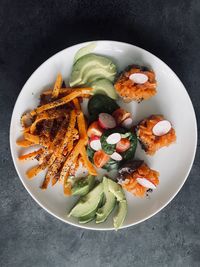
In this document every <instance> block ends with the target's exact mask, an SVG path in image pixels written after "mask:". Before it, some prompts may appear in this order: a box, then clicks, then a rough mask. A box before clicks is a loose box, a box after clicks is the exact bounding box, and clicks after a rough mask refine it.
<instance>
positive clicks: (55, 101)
mask: <svg viewBox="0 0 200 267" xmlns="http://www.w3.org/2000/svg"><path fill="white" fill-rule="evenodd" d="M61 86H62V76H61V74H59V75H58V77H57V80H56V82H55V85H54V88H53V90H52V93H51V95H50V97H49V98H48V100H47V99H45V98H44V97H41V103H40V106H39V107H38V108H36V109H35V110H33V111H30V113H29V117H30V118H31V124H30V125H26V126H25V127H24V129H23V130H24V140H21V141H18V142H17V144H18V145H22V146H23V147H25V146H26V147H28V146H29V145H30V146H32V145H40V146H41V147H40V148H39V149H37V150H35V151H33V152H30V153H28V154H25V155H21V156H20V157H19V160H26V159H37V160H38V162H39V164H38V165H37V166H34V167H32V168H31V169H29V170H28V171H27V173H26V174H27V177H28V178H29V179H31V178H33V177H34V176H36V175H37V174H39V173H40V172H41V171H43V170H45V169H47V173H46V175H45V178H44V181H43V184H42V186H41V188H42V189H46V188H47V187H48V185H49V183H50V181H52V184H53V185H55V184H56V182H57V181H60V182H62V183H63V186H64V192H65V193H66V194H70V187H71V185H70V183H67V179H68V176H69V175H73V174H74V173H75V171H76V169H77V168H78V166H79V158H80V157H81V158H82V160H83V162H84V165H85V166H86V168H87V169H88V172H89V173H90V174H91V175H96V174H97V172H96V170H95V168H94V167H93V166H92V164H91V163H90V161H89V159H88V156H87V153H86V149H85V146H87V142H88V137H87V130H86V122H85V118H84V114H83V112H82V110H81V106H80V103H79V100H78V98H77V96H82V95H83V94H85V93H86V94H90V92H91V91H92V89H91V88H87V89H81V90H74V91H73V92H70V93H69V94H68V92H66V93H64V94H65V96H63V91H62V92H61V93H60V88H61ZM42 96H43V94H42ZM24 116H26V117H27V114H26V115H24ZM23 121H24V122H25V120H23ZM27 142H28V143H27Z"/></svg>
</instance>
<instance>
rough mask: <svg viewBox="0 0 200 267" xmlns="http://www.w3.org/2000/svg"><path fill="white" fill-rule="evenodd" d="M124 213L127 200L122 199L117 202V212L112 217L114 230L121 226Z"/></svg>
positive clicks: (125, 212)
mask: <svg viewBox="0 0 200 267" xmlns="http://www.w3.org/2000/svg"><path fill="white" fill-rule="evenodd" d="M126 214H127V201H126V200H122V201H120V202H119V204H118V212H117V214H116V215H115V217H114V218H113V224H114V227H115V229H116V230H117V229H119V228H120V227H121V226H122V224H123V222H124V219H125V217H126Z"/></svg>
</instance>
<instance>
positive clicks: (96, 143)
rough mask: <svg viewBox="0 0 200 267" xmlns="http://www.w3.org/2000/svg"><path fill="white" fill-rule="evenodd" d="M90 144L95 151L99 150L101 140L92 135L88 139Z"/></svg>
mask: <svg viewBox="0 0 200 267" xmlns="http://www.w3.org/2000/svg"><path fill="white" fill-rule="evenodd" d="M90 146H91V148H92V149H94V150H95V151H99V150H101V142H100V138H99V137H98V136H93V137H92V138H91V139H90Z"/></svg>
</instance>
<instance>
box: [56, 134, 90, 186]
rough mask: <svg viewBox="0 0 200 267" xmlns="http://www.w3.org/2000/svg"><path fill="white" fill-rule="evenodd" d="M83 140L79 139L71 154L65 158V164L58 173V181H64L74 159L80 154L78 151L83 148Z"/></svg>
mask: <svg viewBox="0 0 200 267" xmlns="http://www.w3.org/2000/svg"><path fill="white" fill-rule="evenodd" d="M84 143H85V140H83V139H80V140H79V141H78V143H77V144H76V146H75V147H74V149H73V150H72V152H71V154H70V155H69V156H68V157H67V159H66V161H65V163H64V164H63V167H62V170H61V173H60V179H59V180H61V181H64V179H65V176H66V175H67V173H68V171H69V168H70V167H71V166H72V165H73V162H74V160H75V158H76V157H77V156H78V155H79V154H80V151H81V150H82V149H83V147H84Z"/></svg>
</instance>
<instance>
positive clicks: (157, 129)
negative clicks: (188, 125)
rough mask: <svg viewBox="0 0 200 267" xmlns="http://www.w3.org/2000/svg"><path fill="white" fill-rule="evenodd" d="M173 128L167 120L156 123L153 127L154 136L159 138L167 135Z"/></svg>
mask: <svg viewBox="0 0 200 267" xmlns="http://www.w3.org/2000/svg"><path fill="white" fill-rule="evenodd" d="M171 128H172V126H171V123H170V122H169V121H167V120H162V121H159V122H158V123H156V125H155V126H154V127H153V134H155V135H157V136H162V135H165V134H167V133H168V132H169V131H170V130H171Z"/></svg>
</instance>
